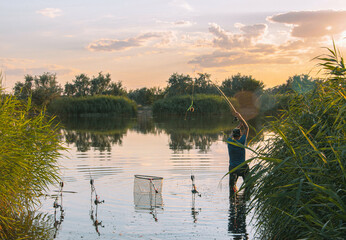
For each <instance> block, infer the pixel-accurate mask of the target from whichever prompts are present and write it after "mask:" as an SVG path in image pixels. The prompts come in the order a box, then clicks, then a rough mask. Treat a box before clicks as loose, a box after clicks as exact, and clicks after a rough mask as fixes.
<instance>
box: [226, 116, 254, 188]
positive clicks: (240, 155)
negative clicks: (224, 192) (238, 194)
mask: <svg viewBox="0 0 346 240" xmlns="http://www.w3.org/2000/svg"><path fill="white" fill-rule="evenodd" d="M235 116H236V117H237V118H238V119H239V121H240V123H239V125H238V126H237V128H235V129H233V132H232V137H230V138H228V139H227V142H228V144H227V145H228V155H229V171H231V170H232V169H234V168H235V167H237V166H238V165H239V164H241V163H243V162H244V161H245V148H243V147H238V146H235V145H233V144H231V143H240V144H242V145H244V146H245V145H246V140H247V136H248V133H249V126H248V125H247V123H246V121H245V120H244V118H243V117H242V116H241V114H240V113H238V112H235ZM248 172H249V166H248V165H247V164H245V165H243V166H242V167H240V168H239V169H237V170H236V171H235V172H233V173H231V174H230V176H229V187H230V190H231V188H233V192H235V191H236V187H235V184H236V182H237V180H238V177H239V176H242V177H243V180H244V179H245V177H246V175H247V173H248ZM231 192H232V191H230V193H231Z"/></svg>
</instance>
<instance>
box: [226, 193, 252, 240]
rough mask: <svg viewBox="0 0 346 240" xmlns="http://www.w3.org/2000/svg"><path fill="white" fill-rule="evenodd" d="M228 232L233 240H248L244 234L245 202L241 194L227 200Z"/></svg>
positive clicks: (245, 233)
mask: <svg viewBox="0 0 346 240" xmlns="http://www.w3.org/2000/svg"><path fill="white" fill-rule="evenodd" d="M228 232H229V233H230V235H231V236H232V237H233V238H232V239H233V240H247V239H249V238H248V234H247V232H246V202H245V198H244V195H242V194H239V195H237V196H236V197H235V198H230V199H229V216H228Z"/></svg>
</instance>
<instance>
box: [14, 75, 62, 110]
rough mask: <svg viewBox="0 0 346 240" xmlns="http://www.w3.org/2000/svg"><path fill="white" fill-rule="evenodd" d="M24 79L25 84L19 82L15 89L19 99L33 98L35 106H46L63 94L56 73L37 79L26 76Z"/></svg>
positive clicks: (37, 77) (39, 76)
mask: <svg viewBox="0 0 346 240" xmlns="http://www.w3.org/2000/svg"><path fill="white" fill-rule="evenodd" d="M24 78H25V82H24V83H21V82H17V83H16V84H15V86H14V88H13V89H14V95H15V96H16V97H17V98H18V99H22V100H26V99H28V97H30V96H31V97H32V102H33V103H34V104H36V105H39V106H46V105H47V104H48V103H49V102H50V101H51V100H53V99H54V98H56V97H58V96H60V94H61V92H62V88H61V86H60V85H59V84H58V82H57V77H56V74H55V73H54V74H53V73H48V72H46V73H43V74H42V75H38V76H35V77H33V76H31V75H26V76H25V77H24Z"/></svg>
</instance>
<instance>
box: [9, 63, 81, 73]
mask: <svg viewBox="0 0 346 240" xmlns="http://www.w3.org/2000/svg"><path fill="white" fill-rule="evenodd" d="M44 72H50V73H56V74H57V75H68V74H71V73H73V72H75V70H74V69H71V68H65V67H63V66H59V65H55V64H51V65H46V66H43V67H21V68H18V67H9V68H6V74H7V75H16V76H18V75H19V76H24V75H26V74H32V75H40V74H43V73H44Z"/></svg>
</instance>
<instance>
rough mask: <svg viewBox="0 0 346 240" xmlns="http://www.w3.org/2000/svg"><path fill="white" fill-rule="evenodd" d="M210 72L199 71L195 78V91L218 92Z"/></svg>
mask: <svg viewBox="0 0 346 240" xmlns="http://www.w3.org/2000/svg"><path fill="white" fill-rule="evenodd" d="M210 76H211V75H210V74H208V73H198V77H195V78H194V83H193V84H194V91H193V92H194V93H203V94H218V92H217V89H216V88H215V87H214V86H213V84H212V82H211V79H210Z"/></svg>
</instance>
